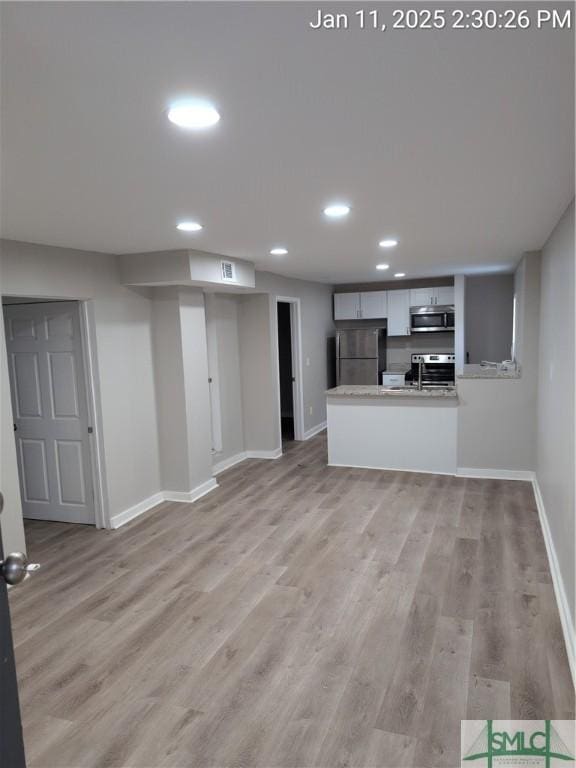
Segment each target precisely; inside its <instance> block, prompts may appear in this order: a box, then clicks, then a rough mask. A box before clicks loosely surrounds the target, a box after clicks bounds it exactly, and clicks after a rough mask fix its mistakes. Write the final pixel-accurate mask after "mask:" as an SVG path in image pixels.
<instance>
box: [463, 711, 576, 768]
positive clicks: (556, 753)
mask: <svg viewBox="0 0 576 768" xmlns="http://www.w3.org/2000/svg"><path fill="white" fill-rule="evenodd" d="M465 722H470V721H462V724H463V726H464V723H465ZM480 722H483V723H485V725H484V727H483V728H482V730H481V731H480V733H479V734H478V736H477V737H476V739H475V740H474V742H473V743H472V744H471V746H470V747H469V748H468V749H467V750H466V752H464V744H462V765H465V763H466V762H469V761H474V760H482V761H483V763H482V765H486V767H487V768H494V766H497V765H498V764H499V763H500V764H501V765H502V764H506V765H507V766H516V765H519V766H520V765H532V766H536V765H538V766H544V768H551V766H552V761H555V760H562V761H564V764H566V763H567V762H570V763H572V764H574V755H573V754H572V750H571V749H569V748H568V746H567V745H566V743H565V742H564V740H563V739H562V738H561V736H560V734H559V733H558V730H557V729H556V728H555V727H554V725H553V723H555V722H556V723H558V721H554V720H527V721H523V724H522V727H520V728H518V727H512V728H510V727H508V728H504V727H503V725H506V724H508V723H509V724H510V725H512V723H514V725H515V726H517V725H518V724H519V723H522V721H501V720H499V721H495V720H484V721H480ZM560 722H563V723H568V724H569V725H570V726H571V728H570V729H569V730H570V732H571V733H572V734H573V733H574V723H573V722H572V721H560ZM497 724H499V725H497ZM462 735H463V738H464V728H463V731H462ZM500 758H507V759H506V760H505V761H503V762H501V761H500ZM510 758H518V760H517V761H515V760H510ZM526 758H532V759H530V760H526ZM534 758H538V759H537V760H535V759H534ZM470 768H473V766H470ZM558 768H560V766H558ZM566 768H567V766H566Z"/></svg>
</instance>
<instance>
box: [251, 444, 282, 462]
mask: <svg viewBox="0 0 576 768" xmlns="http://www.w3.org/2000/svg"><path fill="white" fill-rule="evenodd" d="M280 456H282V447H280V448H275V449H274V450H273V451H246V458H247V459H279V458H280Z"/></svg>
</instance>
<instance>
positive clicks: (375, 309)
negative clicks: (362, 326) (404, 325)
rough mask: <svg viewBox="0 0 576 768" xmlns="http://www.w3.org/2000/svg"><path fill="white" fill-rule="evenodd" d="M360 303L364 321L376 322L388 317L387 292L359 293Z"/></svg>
mask: <svg viewBox="0 0 576 768" xmlns="http://www.w3.org/2000/svg"><path fill="white" fill-rule="evenodd" d="M360 303H361V311H362V318H363V319H364V320H372V319H374V320H376V319H377V318H384V317H387V316H388V291H367V292H366V293H361V294H360Z"/></svg>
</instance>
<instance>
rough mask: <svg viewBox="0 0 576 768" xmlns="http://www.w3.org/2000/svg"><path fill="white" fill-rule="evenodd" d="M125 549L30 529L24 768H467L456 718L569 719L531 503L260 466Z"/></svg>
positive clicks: (150, 521)
mask: <svg viewBox="0 0 576 768" xmlns="http://www.w3.org/2000/svg"><path fill="white" fill-rule="evenodd" d="M219 482H220V487H219V488H218V489H217V490H216V491H214V492H213V493H211V494H210V495H208V496H206V497H205V498H204V499H202V500H201V501H198V502H196V503H195V504H172V503H165V504H162V505H161V506H160V507H157V508H156V509H155V510H154V511H151V512H150V513H148V514H146V515H145V516H143V517H141V518H139V519H138V520H136V521H134V522H132V523H131V524H129V525H126V526H125V527H123V528H121V529H120V530H118V531H96V530H94V529H92V528H89V527H84V526H70V525H64V524H58V523H40V522H29V523H27V525H26V532H27V537H28V541H29V549H30V555H31V557H32V559H34V560H37V561H39V562H41V563H42V569H41V570H40V571H39V572H37V573H36V574H34V576H33V578H31V579H29V580H28V581H27V582H26V583H25V584H23V585H22V586H21V587H19V588H18V590H17V591H16V590H14V591H13V592H12V595H11V607H12V614H13V625H14V634H15V642H16V656H17V665H18V674H19V680H20V692H21V705H22V714H23V722H24V730H25V740H26V747H27V753H28V760H29V764H30V766H36V767H40V766H41V767H42V768H64V767H67V768H70V767H73V768H85V767H87V766H94V767H96V766H97V768H107V767H108V766H110V767H112V766H126V767H127V766H131V767H134V768H159V767H160V766H182V768H214V767H216V766H217V767H218V768H221V767H222V766H236V767H238V768H240V767H241V766H242V767H243V768H252V767H253V766H254V767H256V766H258V767H260V768H305V767H306V768H307V767H311V766H322V768H340V767H344V766H378V767H379V768H398V767H399V766H422V767H424V766H450V767H452V766H458V765H459V741H460V719H461V718H466V717H467V718H478V719H481V718H494V719H500V718H509V717H512V718H517V719H538V718H564V719H569V718H573V717H574V692H573V688H572V685H571V681H570V673H569V668H568V661H567V658H566V653H565V649H564V645H563V640H562V633H561V627H560V621H559V617H558V611H557V607H556V603H555V600H554V592H553V587H552V584H551V579H550V573H549V568H548V563H547V559H546V552H545V548H544V542H543V539H542V535H541V531H540V527H539V523H538V517H537V511H536V506H535V502H534V498H533V495H532V490H531V486H530V485H529V484H528V483H522V482H508V481H492V480H466V479H463V478H454V477H448V476H441V475H424V474H416V473H400V472H381V471H376V470H360V469H341V468H329V467H327V466H326V443H325V437H324V436H323V435H322V436H319V437H316V438H314V439H312V440H310V441H309V442H306V443H300V444H297V443H293V444H289V446H288V447H287V451H286V453H285V455H284V456H283V457H282V458H281V459H279V460H277V461H256V460H253V461H246V462H244V463H242V464H240V465H238V466H237V467H235V468H233V469H231V470H229V471H227V472H225V473H224V474H222V475H220V477H219Z"/></svg>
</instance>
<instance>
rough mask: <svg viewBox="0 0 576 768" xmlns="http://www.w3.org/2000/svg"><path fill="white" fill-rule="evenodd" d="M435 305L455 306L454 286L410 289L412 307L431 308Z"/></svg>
mask: <svg viewBox="0 0 576 768" xmlns="http://www.w3.org/2000/svg"><path fill="white" fill-rule="evenodd" d="M435 304H454V286H453V285H447V286H441V287H440V288H411V289H410V306H411V307H429V306H434V305H435Z"/></svg>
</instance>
